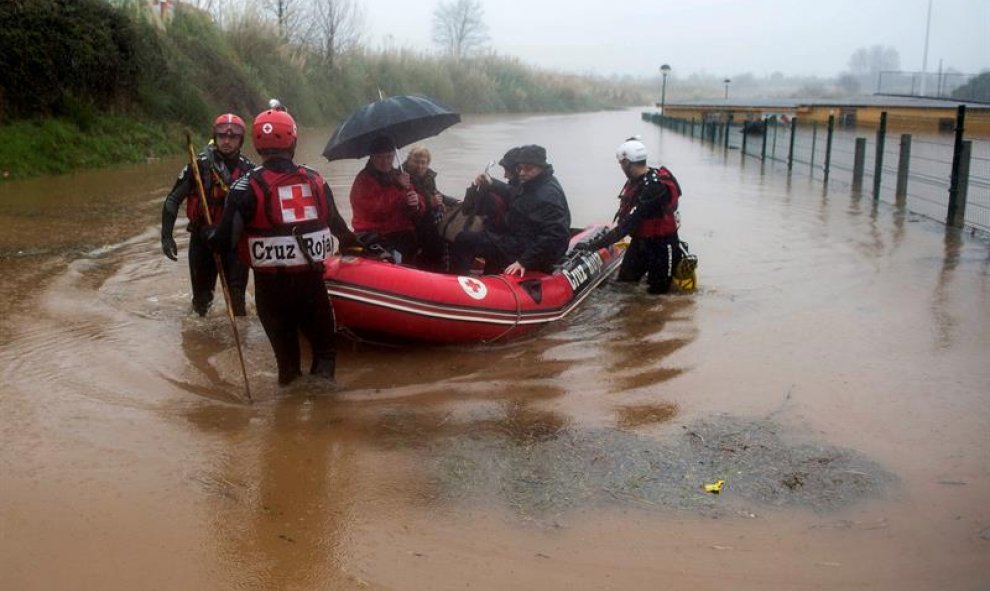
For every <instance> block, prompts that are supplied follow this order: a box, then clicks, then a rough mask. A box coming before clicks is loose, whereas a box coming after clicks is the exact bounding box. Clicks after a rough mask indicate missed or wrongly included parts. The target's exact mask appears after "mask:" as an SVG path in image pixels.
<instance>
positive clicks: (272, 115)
mask: <svg viewBox="0 0 990 591" xmlns="http://www.w3.org/2000/svg"><path fill="white" fill-rule="evenodd" d="M251 137H252V140H253V142H254V147H255V149H256V150H257V151H258V154H260V155H261V158H262V161H263V163H262V165H261V166H259V167H257V168H255V169H254V170H252V171H250V172H249V173H248V174H247V175H245V176H243V177H241V178H240V179H239V180H238V181H237V182H236V183H234V186H233V187H231V189H230V193H229V194H228V196H227V209H226V211H224V215H223V219H222V220H221V221H220V225H219V226H218V227H217V228H216V229H215V230H214V231H213V232H211V233H210V235H209V237H208V240H209V244H210V246H211V247H212V248H216V249H220V250H224V249H227V248H229V247H230V246H231V245H237V247H238V248H239V249H240V252H241V253H242V256H243V257H245V258H246V259H247V260H248V261H249V262H250V265H251V268H252V269H254V294H255V301H256V303H257V306H258V318H259V319H260V320H261V325H262V326H263V327H264V328H265V334H267V335H268V340H269V341H270V342H271V344H272V349H273V350H274V351H275V361H276V363H277V364H278V383H279V385H283V386H284V385H287V384H289V383H291V382H292V381H293V380H295V379H296V378H298V377H299V376H300V375H302V372H301V370H300V361H301V355H300V350H299V333H302V335H303V336H304V337H305V338H306V340H308V341H309V344H310V348H311V349H312V351H313V361H312V364H311V365H310V373H311V374H313V375H316V376H319V377H323V378H326V379H328V380H330V381H333V379H334V374H335V369H336V353H335V351H334V342H333V340H334V332H335V331H336V327H335V324H334V318H333V308H332V306H331V304H330V298H329V296H328V295H327V290H326V286H325V285H324V283H323V261H324V260H325V259H326V258H327V257H329V256H330V255H331V254H332V253H333V250H334V246H333V240H332V238H331V236H336V237H337V239H338V240H340V242H341V245H342V246H345V247H346V246H355V245H357V240H356V239H355V237H354V234H353V233H352V232H351V231H350V229H348V227H347V224H346V223H345V222H344V220H343V218H341V216H340V213H338V211H337V206H336V204H335V203H334V201H333V193H331V191H330V186H329V185H327V183H326V181H325V180H324V179H323V177H322V176H321V175H320V174H319V173H318V172H316V171H315V170H313V169H311V168H308V167H306V166H299V165H298V164H295V163H294V162H293V161H292V159H293V158H294V157H295V152H296V140H297V131H296V122H295V121H294V120H293V118H292V116H291V115H289V113H287V112H286V111H284V110H280V109H279V108H274V109H269V110H267V111H265V112H263V113H261V114H259V115H258V116H257V117H256V118H255V120H254V125H253V126H252V132H251Z"/></svg>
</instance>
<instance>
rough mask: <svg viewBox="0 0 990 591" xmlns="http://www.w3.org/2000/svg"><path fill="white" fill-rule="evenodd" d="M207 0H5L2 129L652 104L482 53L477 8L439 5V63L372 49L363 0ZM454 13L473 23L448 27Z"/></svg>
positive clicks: (633, 92) (618, 87)
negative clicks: (357, 111) (411, 101)
mask: <svg viewBox="0 0 990 591" xmlns="http://www.w3.org/2000/svg"><path fill="white" fill-rule="evenodd" d="M227 1H228V3H229V2H230V0H227ZM196 4H198V5H199V6H200V8H202V10H197V9H195V6H193V7H191V8H190V7H187V5H186V4H180V5H179V6H178V8H177V9H176V11H175V14H174V17H173V18H172V19H171V20H170V21H169V22H168V23H167V24H165V25H162V24H161V23H159V22H157V21H156V19H154V18H152V17H151V12H150V11H149V10H148V9H147V6H146V5H145V3H144V2H142V1H139V0H4V2H3V3H0V71H3V72H4V75H3V76H2V77H0V123H3V122H5V121H11V120H17V119H24V118H31V117H37V116H55V117H64V118H67V119H73V120H79V121H82V122H85V121H86V120H89V119H92V118H93V117H96V116H98V115H99V114H103V113H108V112H116V113H133V114H137V115H140V116H145V117H150V118H156V119H160V120H169V121H177V122H181V123H186V124H192V125H196V126H200V125H203V124H204V122H206V121H208V120H209V118H210V116H211V115H212V114H213V113H215V112H217V111H236V112H240V113H244V114H246V115H247V116H250V115H251V114H253V113H255V112H256V111H257V110H260V109H261V108H263V106H264V105H265V104H266V102H267V99H268V98H270V97H273V96H277V97H278V98H280V99H281V100H282V101H283V102H285V104H287V105H289V106H290V108H291V109H292V110H293V113H294V114H296V115H297V116H298V117H300V119H301V120H303V121H304V122H307V121H308V122H311V123H317V122H324V121H330V120H333V119H335V118H337V117H339V116H341V115H343V114H345V113H347V112H349V111H350V110H351V109H353V108H355V107H356V106H358V105H360V104H363V103H364V102H367V101H370V100H372V99H374V98H376V97H377V96H378V91H379V90H381V91H382V92H384V93H385V94H410V93H418V94H428V95H431V96H434V97H436V98H438V99H440V100H442V101H445V102H447V103H449V104H451V105H452V106H454V107H455V108H459V109H461V110H462V111H465V112H501V111H534V112H539V111H542V112H546V111H574V110H587V109H598V108H608V107H617V106H624V105H635V104H644V103H646V102H648V101H649V100H650V99H649V97H648V96H646V95H644V94H643V93H642V89H641V88H640V87H638V86H636V85H635V84H629V85H623V84H616V83H614V82H613V81H608V82H604V81H603V80H600V79H595V78H591V77H587V76H578V75H568V74H561V73H553V72H546V71H540V70H537V69H535V68H532V67H529V66H526V65H525V64H522V63H521V62H520V61H519V60H517V59H514V58H509V57H504V56H499V55H496V54H494V53H492V52H486V51H480V50H481V49H482V47H483V43H484V39H485V38H486V37H485V36H484V32H485V28H484V26H483V20H482V16H483V12H482V11H481V7H480V4H479V3H478V2H477V0H451V1H450V3H447V4H445V3H441V4H440V6H438V8H437V11H436V13H435V19H434V26H435V30H434V33H435V39H436V40H437V43H438V44H441V43H442V44H443V46H444V51H443V52H442V53H440V54H428V53H425V52H414V51H409V50H370V49H368V48H367V47H366V46H365V45H364V44H363V43H362V31H363V26H364V25H363V14H362V12H361V10H360V8H359V5H358V4H357V3H356V2H355V0H253V1H252V2H248V3H245V4H243V5H242V10H241V11H239V12H236V13H231V12H228V13H227V14H224V15H222V18H217V15H216V6H213V3H212V2H208V1H207V0H200V1H199V2H197V3H196ZM210 10H213V14H211V12H210ZM462 17H466V20H465V18H462ZM455 18H456V19H461V20H460V21H459V22H462V23H467V24H466V25H465V26H462V27H460V28H457V27H453V28H449V29H444V28H443V26H442V25H443V24H444V23H446V22H448V21H451V22H452V20H453V19H455ZM221 24H222V26H221ZM304 25H305V26H304ZM443 31H446V32H443ZM53 32H55V33H54V34H53Z"/></svg>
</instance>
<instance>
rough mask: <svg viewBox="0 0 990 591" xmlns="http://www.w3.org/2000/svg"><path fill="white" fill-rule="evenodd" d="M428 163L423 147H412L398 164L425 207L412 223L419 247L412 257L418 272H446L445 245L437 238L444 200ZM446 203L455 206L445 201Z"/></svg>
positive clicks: (428, 158) (446, 255)
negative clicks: (422, 213)
mask: <svg viewBox="0 0 990 591" xmlns="http://www.w3.org/2000/svg"><path fill="white" fill-rule="evenodd" d="M431 159H432V158H431V156H430V150H429V149H428V148H426V146H422V145H417V146H413V147H412V149H410V150H409V154H408V155H407V156H406V161H405V162H404V163H403V164H402V171H403V172H405V173H406V174H408V175H409V180H410V182H411V183H412V186H413V189H415V190H416V192H417V193H419V195H421V196H422V197H423V200H424V203H425V205H426V211H425V213H424V215H423V216H421V217H420V218H419V219H418V220H417V221H416V237H417V239H418V241H419V246H420V252H419V255H418V256H417V257H416V263H417V266H418V267H420V268H421V269H427V270H435V271H446V270H447V267H448V266H449V253H448V252H447V244H446V243H445V242H444V240H443V237H441V236H440V224H441V223H442V222H443V212H444V209H443V206H444V201H445V198H444V195H443V194H442V193H440V191H438V190H437V173H436V172H435V171H434V170H433V169H432V168H430V161H431ZM446 199H447V200H449V201H450V202H451V203H457V201H456V200H454V199H450V198H449V197H448V198H446Z"/></svg>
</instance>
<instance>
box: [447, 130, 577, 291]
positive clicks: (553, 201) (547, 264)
mask: <svg viewBox="0 0 990 591" xmlns="http://www.w3.org/2000/svg"><path fill="white" fill-rule="evenodd" d="M515 162H516V174H517V175H518V183H519V185H518V188H516V189H514V190H510V191H509V193H508V195H509V200H510V201H509V204H508V210H507V211H506V213H505V219H504V221H503V223H502V224H500V225H499V226H500V227H492V228H491V229H488V228H486V229H484V230H481V231H479V232H469V231H465V232H461V233H460V234H459V235H458V236H457V239H456V240H455V241H454V249H453V256H452V258H453V260H452V265H453V267H452V270H453V272H455V273H461V274H463V273H467V272H468V271H469V270H470V268H471V264H472V263H473V261H474V257H476V256H480V257H482V258H483V259H485V270H486V272H491V271H495V270H498V269H501V270H502V272H503V273H505V274H506V275H519V276H520V277H524V276H525V275H526V271H527V270H529V271H542V272H550V271H551V270H552V269H553V266H554V265H555V264H556V263H557V261H559V260H560V258H561V257H562V256H563V255H564V253H565V252H566V251H567V245H568V242H569V240H570V225H571V213H570V209H569V208H568V206H567V197H566V196H565V195H564V190H563V188H561V186H560V183H559V182H557V179H556V178H555V177H554V175H553V166H551V165H550V163H548V162H547V151H546V149H544V148H543V147H542V146H536V145H529V146H522V147H520V148H519V151H518V152H517V153H516V156H515ZM507 186H509V187H511V185H507Z"/></svg>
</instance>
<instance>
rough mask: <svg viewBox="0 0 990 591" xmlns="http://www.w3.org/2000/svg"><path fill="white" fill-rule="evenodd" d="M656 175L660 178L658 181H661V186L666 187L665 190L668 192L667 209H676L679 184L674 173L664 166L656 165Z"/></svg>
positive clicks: (678, 197) (679, 190)
mask: <svg viewBox="0 0 990 591" xmlns="http://www.w3.org/2000/svg"><path fill="white" fill-rule="evenodd" d="M657 177H659V178H660V182H661V183H663V186H665V187H667V192H668V193H670V205H669V206H668V210H669V211H676V210H677V202H678V200H679V199H680V198H681V184H680V183H678V182H677V179H676V178H675V177H674V174H673V173H672V172H670V170H668V169H667V167H666V166H658V167H657Z"/></svg>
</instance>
